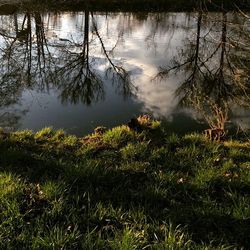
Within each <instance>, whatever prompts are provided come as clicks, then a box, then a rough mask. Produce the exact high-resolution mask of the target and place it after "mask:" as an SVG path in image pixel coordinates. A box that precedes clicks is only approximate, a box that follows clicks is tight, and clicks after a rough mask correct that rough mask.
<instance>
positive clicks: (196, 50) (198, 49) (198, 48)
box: [193, 11, 202, 77]
mask: <svg viewBox="0 0 250 250" xmlns="http://www.w3.org/2000/svg"><path fill="white" fill-rule="evenodd" d="M201 21H202V12H201V11H200V12H199V15H198V21H197V34H196V44H195V55H194V72H193V77H194V75H195V73H196V70H197V68H198V58H199V51H200V39H201Z"/></svg>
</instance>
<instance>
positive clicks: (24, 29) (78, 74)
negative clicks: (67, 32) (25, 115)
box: [0, 11, 132, 105]
mask: <svg viewBox="0 0 250 250" xmlns="http://www.w3.org/2000/svg"><path fill="white" fill-rule="evenodd" d="M11 18H12V22H10V18H9V19H8V23H12V27H10V28H9V27H8V28H6V29H3V30H0V36H1V39H2V40H1V51H0V57H1V59H2V64H1V66H0V71H1V77H0V83H1V84H3V83H4V84H7V85H9V86H18V87H20V88H22V89H24V88H35V89H37V90H42V91H44V90H49V89H50V88H51V87H53V88H58V89H59V91H60V94H59V95H60V98H61V99H62V102H71V103H73V104H76V103H78V102H82V103H85V104H87V105H89V104H91V103H92V102H93V101H94V102H96V101H98V100H100V99H103V98H104V86H103V84H104V82H103V79H102V78H103V77H105V75H104V76H103V75H101V74H99V73H98V71H97V69H96V67H97V66H98V64H100V62H99V61H100V58H98V57H95V56H92V57H91V56H90V44H91V42H92V40H91V38H90V36H91V35H92V36H93V35H95V36H96V37H97V39H98V40H99V43H100V47H101V48H102V52H103V55H104V58H105V60H106V62H108V64H109V67H107V68H106V77H109V80H110V81H111V82H112V83H113V84H114V85H115V87H116V88H117V90H118V91H119V93H120V94H122V95H124V96H128V95H130V94H131V87H132V84H131V82H130V77H129V74H128V73H127V72H126V70H124V68H123V67H122V66H120V65H116V64H115V63H114V61H113V59H111V55H110V54H111V53H109V51H107V50H106V48H105V45H104V42H103V40H102V38H101V35H100V34H99V31H98V28H97V22H96V21H95V18H94V16H93V14H91V13H90V12H89V11H85V16H84V30H83V42H82V43H77V42H74V41H73V42H71V43H68V42H69V40H68V41H63V44H56V43H53V39H51V40H49V39H47V37H46V35H47V33H46V32H47V31H46V30H45V29H46V27H45V24H44V20H45V17H44V16H42V15H41V14H40V13H38V12H34V13H33V12H27V13H25V14H24V15H18V14H14V15H13V16H12V17H11ZM47 18H48V19H49V18H50V16H49V15H48V16H47ZM52 22H53V20H52ZM48 23H49V21H48ZM6 27H7V25H6ZM62 40H63V39H62ZM62 47H63V48H62Z"/></svg>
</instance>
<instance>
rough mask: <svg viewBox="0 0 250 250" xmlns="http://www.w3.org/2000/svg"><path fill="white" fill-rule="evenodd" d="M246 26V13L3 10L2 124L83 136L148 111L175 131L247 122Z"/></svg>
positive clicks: (0, 28) (247, 125)
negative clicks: (242, 14)
mask: <svg viewBox="0 0 250 250" xmlns="http://www.w3.org/2000/svg"><path fill="white" fill-rule="evenodd" d="M249 27H250V23H249V20H247V19H246V18H244V16H241V15H240V13H238V14H237V13H207V14H204V13H102V12H100V13H92V12H89V11H82V12H61V13H53V12H47V13H39V12H37V11H36V12H26V13H14V14H12V15H4V14H2V15H1V16H0V62H1V65H0V126H1V127H4V128H5V129H8V130H12V129H31V130H34V131H37V130H39V129H41V128H43V127H47V126H52V127H54V128H63V129H65V130H66V131H67V132H68V133H71V134H76V135H80V136H82V135H85V134H87V133H89V132H91V131H93V129H94V128H95V127H97V126H98V125H103V126H106V127H113V126H116V125H119V124H124V123H127V122H128V121H129V120H130V119H131V118H132V117H134V116H138V115H140V114H145V113H147V114H150V115H152V116H153V117H155V118H159V119H162V120H163V121H164V125H165V126H166V128H167V129H168V130H169V131H170V132H176V133H185V132H187V131H196V130H202V129H205V128H208V127H209V126H210V127H216V126H217V125H218V119H219V120H220V121H219V122H221V123H223V122H224V123H226V126H229V127H230V126H236V127H238V128H241V129H244V130H246V129H250V111H249V104H250V99H249V93H250V92H249V88H250V87H249V75H250V74H249V65H250V64H249V54H248V53H249V52H250V49H249V40H247V39H249V33H250V30H249ZM216 124H217V125H216ZM223 125H224V124H223Z"/></svg>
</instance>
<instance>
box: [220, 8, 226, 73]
mask: <svg viewBox="0 0 250 250" xmlns="http://www.w3.org/2000/svg"><path fill="white" fill-rule="evenodd" d="M226 42H227V14H226V13H225V12H223V20H222V31H221V57H220V74H223V69H224V60H225V53H226Z"/></svg>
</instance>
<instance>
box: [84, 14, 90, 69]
mask: <svg viewBox="0 0 250 250" xmlns="http://www.w3.org/2000/svg"><path fill="white" fill-rule="evenodd" d="M83 63H85V64H86V70H87V71H89V11H88V10H86V11H85V18H84V41H83Z"/></svg>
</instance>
